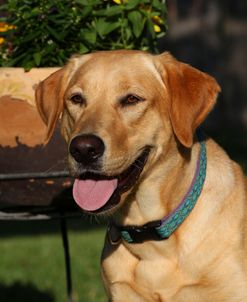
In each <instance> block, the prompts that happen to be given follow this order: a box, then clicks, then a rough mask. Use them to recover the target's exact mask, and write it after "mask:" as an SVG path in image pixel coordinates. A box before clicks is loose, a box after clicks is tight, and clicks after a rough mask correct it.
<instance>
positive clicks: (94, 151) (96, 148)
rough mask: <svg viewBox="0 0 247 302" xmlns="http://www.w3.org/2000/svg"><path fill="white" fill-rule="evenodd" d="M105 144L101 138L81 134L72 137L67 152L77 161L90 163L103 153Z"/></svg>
mask: <svg viewBox="0 0 247 302" xmlns="http://www.w3.org/2000/svg"><path fill="white" fill-rule="evenodd" d="M104 151H105V145H104V142H103V141H102V139H101V138H100V137H98V136H96V135H93V134H83V135H79V136H76V137H74V138H73V139H72V141H71V143H70V146H69V152H70V154H71V155H72V156H73V157H74V159H75V160H76V161H77V162H78V163H83V164H91V163H93V162H96V161H97V160H98V159H99V158H100V157H101V156H102V155H103V153H104Z"/></svg>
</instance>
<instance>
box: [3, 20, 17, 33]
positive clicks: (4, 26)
mask: <svg viewBox="0 0 247 302" xmlns="http://www.w3.org/2000/svg"><path fill="white" fill-rule="evenodd" d="M11 29H16V26H15V25H10V24H7V23H5V22H0V32H1V33H4V32H6V31H9V30H11Z"/></svg>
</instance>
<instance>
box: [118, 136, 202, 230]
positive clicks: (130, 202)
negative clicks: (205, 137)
mask: <svg viewBox="0 0 247 302" xmlns="http://www.w3.org/2000/svg"><path fill="white" fill-rule="evenodd" d="M178 146H179V145H178V144H177V143H176V142H175V141H174V143H173V150H174V148H176V152H172V154H173V156H171V154H169V156H166V155H165V154H164V155H163V156H162V157H160V158H159V160H157V161H156V167H155V169H154V170H153V171H155V173H154V172H153V171H151V170H149V169H147V170H146V171H144V174H143V179H145V180H143V181H142V180H141V181H140V184H139V186H138V188H137V190H136V191H135V193H133V194H130V195H129V196H128V197H127V198H126V201H125V206H123V208H122V209H121V211H119V213H118V215H117V216H116V217H115V223H116V224H118V225H122V226H126V225H127V226H128V225H136V226H138V225H145V224H146V223H149V222H150V221H156V220H161V219H163V218H164V217H166V216H167V215H169V214H170V213H171V212H172V211H174V209H175V208H176V207H177V206H178V205H179V204H180V203H181V200H182V199H183V197H184V195H185V194H186V192H187V191H188V189H189V187H190V184H191V182H192V179H193V175H194V174H195V170H196V166H197V162H198V156H199V153H200V144H199V143H198V142H195V144H194V145H193V147H192V148H191V149H190V150H185V149H183V148H182V149H183V150H182V152H177V151H178V150H177V149H180V148H181V147H178ZM170 150H171V149H170ZM174 151H175V150H174ZM180 151H181V150H180ZM152 166H153V165H152ZM157 166H158V167H157ZM181 171H182V172H181ZM174 179H176V180H177V181H176V182H174ZM174 183H176V187H174ZM178 184H179V185H178ZM161 188H162V190H161Z"/></svg>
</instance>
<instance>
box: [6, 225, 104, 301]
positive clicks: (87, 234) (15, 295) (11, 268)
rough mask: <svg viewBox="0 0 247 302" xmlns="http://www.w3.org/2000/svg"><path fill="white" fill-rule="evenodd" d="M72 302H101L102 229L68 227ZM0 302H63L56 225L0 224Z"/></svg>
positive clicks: (63, 279) (58, 236) (63, 285)
mask: <svg viewBox="0 0 247 302" xmlns="http://www.w3.org/2000/svg"><path fill="white" fill-rule="evenodd" d="M69 222H70V224H72V226H71V227H70V230H69V242H70V254H71V265H72V279H73V280H72V281H73V298H74V302H79V301H82V302H83V301H86V302H96V301H97V302H106V301H107V299H106V295H105V292H104V289H103V286H102V282H101V278H100V255H101V249H102V246H103V241H104V233H105V230H104V227H102V226H101V227H95V226H92V227H91V228H88V227H85V229H84V226H85V224H84V223H81V221H79V220H76V221H69ZM0 236H1V241H0V301H1V302H15V301H16V302H17V301H18V302H19V301H27V302H65V301H67V300H66V281H65V268H64V254H63V247H62V240H61V238H60V233H59V222H58V221H52V222H50V221H49V222H46V221H44V222H1V223H0Z"/></svg>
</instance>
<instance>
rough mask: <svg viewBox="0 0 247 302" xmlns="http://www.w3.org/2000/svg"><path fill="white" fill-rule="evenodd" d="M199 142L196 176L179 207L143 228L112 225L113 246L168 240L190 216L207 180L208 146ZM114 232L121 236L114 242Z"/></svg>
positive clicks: (110, 237) (109, 233) (110, 229)
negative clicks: (125, 243)
mask: <svg viewBox="0 0 247 302" xmlns="http://www.w3.org/2000/svg"><path fill="white" fill-rule="evenodd" d="M199 142H200V146H201V149H200V154H199V157H198V160H197V165H196V171H195V175H194V178H193V180H192V183H191V185H190V188H189V190H188V192H187V193H186V194H185V196H184V198H183V200H182V201H181V203H180V204H179V205H178V207H177V208H176V209H175V210H173V211H172V212H171V213H170V214H169V215H168V216H166V217H165V218H163V219H162V220H158V221H152V222H149V223H147V224H145V225H143V226H119V225H115V224H113V223H111V224H110V225H109V228H108V238H109V239H110V242H111V243H112V244H118V243H119V242H120V240H121V239H122V240H124V241H126V242H128V243H142V242H144V241H148V240H163V239H168V238H169V237H170V236H171V235H172V234H173V232H174V231H175V230H176V229H177V228H178V227H179V226H180V225H181V224H182V223H183V221H184V220H185V219H186V218H187V217H188V216H189V214H190V212H191V211H192V210H193V208H194V206H195V204H196V202H197V200H198V198H199V196H200V194H201V191H202V188H203V184H204V181H205V178H206V168H207V155H206V144H205V141H204V140H202V139H201V138H200V137H199ZM112 232H113V233H115V234H116V233H117V234H119V235H118V236H117V240H113V238H112V236H111V234H112ZM114 237H115V236H114Z"/></svg>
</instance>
